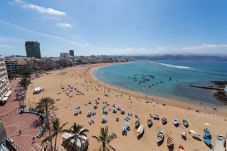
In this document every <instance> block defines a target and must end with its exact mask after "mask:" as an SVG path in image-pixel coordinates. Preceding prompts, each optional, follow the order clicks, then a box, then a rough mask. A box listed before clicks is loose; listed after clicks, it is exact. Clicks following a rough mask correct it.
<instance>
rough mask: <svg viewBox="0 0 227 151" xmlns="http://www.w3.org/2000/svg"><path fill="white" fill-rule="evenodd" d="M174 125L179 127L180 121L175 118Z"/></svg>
mask: <svg viewBox="0 0 227 151" xmlns="http://www.w3.org/2000/svg"><path fill="white" fill-rule="evenodd" d="M173 124H174V125H175V126H178V125H179V121H178V119H176V118H175V119H174V120H173Z"/></svg>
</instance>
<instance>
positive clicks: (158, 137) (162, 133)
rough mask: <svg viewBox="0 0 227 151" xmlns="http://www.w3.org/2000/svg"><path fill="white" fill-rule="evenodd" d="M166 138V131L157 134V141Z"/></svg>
mask: <svg viewBox="0 0 227 151" xmlns="http://www.w3.org/2000/svg"><path fill="white" fill-rule="evenodd" d="M163 139H164V132H163V131H159V132H158V135H157V143H160V142H162V141H163Z"/></svg>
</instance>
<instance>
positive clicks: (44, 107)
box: [36, 97, 55, 151]
mask: <svg viewBox="0 0 227 151" xmlns="http://www.w3.org/2000/svg"><path fill="white" fill-rule="evenodd" d="M54 103H55V102H54V99H52V98H51V97H44V98H41V99H40V100H39V102H38V103H37V106H36V108H37V109H39V110H41V111H42V112H44V113H45V114H46V126H45V127H46V128H47V130H48V131H49V136H51V129H50V118H49V111H50V109H52V108H53V107H54ZM49 141H50V145H51V151H52V150H53V149H52V147H53V144H52V138H51V137H49Z"/></svg>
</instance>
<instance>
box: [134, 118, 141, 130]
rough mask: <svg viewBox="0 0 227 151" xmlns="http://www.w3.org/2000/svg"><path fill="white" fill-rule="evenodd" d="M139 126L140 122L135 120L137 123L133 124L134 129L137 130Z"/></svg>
mask: <svg viewBox="0 0 227 151" xmlns="http://www.w3.org/2000/svg"><path fill="white" fill-rule="evenodd" d="M139 126H140V121H139V120H137V121H136V122H135V128H136V129H137V128H138V127H139Z"/></svg>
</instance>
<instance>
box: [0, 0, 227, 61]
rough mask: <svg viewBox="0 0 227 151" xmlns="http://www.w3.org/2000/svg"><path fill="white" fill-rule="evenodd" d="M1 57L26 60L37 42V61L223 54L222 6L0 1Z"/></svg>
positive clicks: (114, 0)
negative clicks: (67, 55) (68, 54)
mask: <svg viewBox="0 0 227 151" xmlns="http://www.w3.org/2000/svg"><path fill="white" fill-rule="evenodd" d="M0 3H1V5H0V54H1V55H26V51H25V47H24V42H25V41H27V40H29V41H30V40H31V41H38V42H40V49H41V53H42V57H44V56H59V54H60V52H64V51H68V50H70V49H73V50H75V55H93V54H94V55H160V54H204V55H209V54H210V55H214V54H215V55H223V54H224V55H227V41H226V39H227V35H226V31H227V26H226V25H227V10H226V9H225V8H226V6H227V2H226V1H224V0H220V1H218V2H217V1H206V0H201V1H196V0H191V1H180V0H172V1H156V0H152V1H149V0H144V1H129V0H110V1H108V2H107V1H104V0H96V1H88V0H84V1H74V0H66V1H64V3H62V1H41V0H37V1H31V0H9V1H7V0H3V1H1V2H0Z"/></svg>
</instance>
